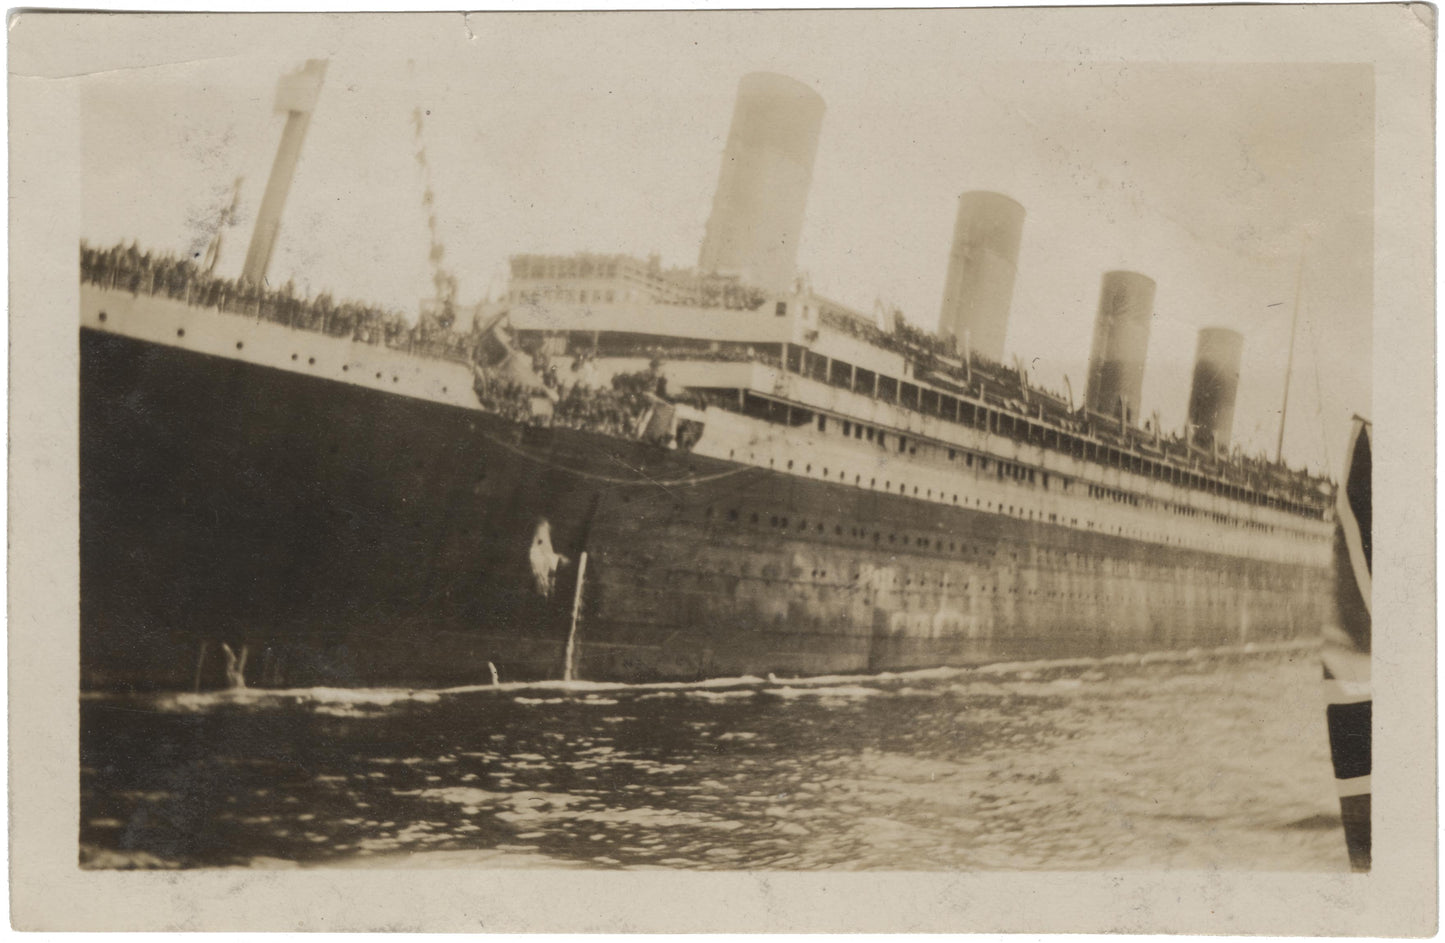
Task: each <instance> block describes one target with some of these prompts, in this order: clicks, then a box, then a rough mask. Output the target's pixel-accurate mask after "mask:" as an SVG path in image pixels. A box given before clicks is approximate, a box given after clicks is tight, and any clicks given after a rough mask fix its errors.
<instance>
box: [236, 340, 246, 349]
mask: <svg viewBox="0 0 1445 943" xmlns="http://www.w3.org/2000/svg"><path fill="white" fill-rule="evenodd" d="M245 346H246V345H245V344H243V343H241V342H240V341H236V349H237V350H240V349H241V348H243V347H245Z"/></svg>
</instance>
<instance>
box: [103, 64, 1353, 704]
mask: <svg viewBox="0 0 1445 943" xmlns="http://www.w3.org/2000/svg"><path fill="white" fill-rule="evenodd" d="M311 78H312V80H313V87H314V82H319V70H312V74H311ZM288 94H289V95H290V99H289V103H288V104H284V105H283V108H284V109H285V110H288V111H289V117H288V124H287V131H286V136H284V137H283V140H282V150H281V153H280V154H278V157H277V170H276V171H273V176H272V187H271V188H268V191H267V195H266V200H265V201H264V202H263V207H262V212H261V215H260V217H259V218H258V222H257V226H256V234H255V236H254V237H253V243H252V251H251V253H249V254H248V257H247V263H246V268H245V270H244V271H243V275H242V277H241V278H240V279H238V280H235V281H228V280H223V279H219V278H216V277H214V276H213V275H212V274H211V273H210V272H209V271H208V270H206V269H205V268H203V267H200V266H196V265H194V264H193V263H192V262H191V261H190V260H186V259H176V258H173V257H164V256H158V255H152V254H147V253H144V252H141V251H140V250H139V249H138V247H136V246H134V245H132V246H130V247H124V246H117V247H114V248H110V249H101V248H97V247H92V246H88V245H85V244H82V246H81V266H80V269H81V286H80V348H81V361H80V471H81V494H80V514H81V520H80V563H81V586H80V589H81V612H80V615H81V663H82V672H81V677H82V685H83V687H84V688H86V689H93V690H143V689H150V690H154V689H168V690H191V689H200V688H216V687H224V686H240V685H249V686H254V687H300V686H309V685H357V686H361V685H365V686H433V687H436V686H454V685H469V684H484V683H488V682H489V681H492V680H495V679H498V678H500V679H501V680H502V681H525V680H540V679H564V678H578V679H587V680H615V681H653V680H696V679H702V678H710V677H727V676H745V675H757V676H763V675H767V674H776V675H782V676H789V675H810V674H824V673H842V672H878V671H890V670H904V669H915V668H926V667H933V666H946V665H971V664H978V663H984V662H989V661H998V660H1013V659H1032V658H1042V657H1049V658H1057V657H1074V656H1102V655H1108V654H1111V653H1128V652H1146V651H1151V650H1160V649H1186V648H1194V647H1212V646H1230V645H1242V644H1248V643H1268V642H1276V641H1281V640H1287V639H1293V638H1297V637H1304V636H1307V635H1310V634H1313V633H1316V632H1318V628H1319V625H1320V624H1321V622H1322V619H1323V616H1324V613H1323V609H1322V607H1323V606H1324V605H1325V603H1326V601H1327V600H1328V599H1329V598H1330V590H1331V581H1330V578H1329V570H1328V566H1327V564H1328V562H1329V559H1330V552H1331V544H1330V537H1331V522H1330V514H1331V512H1330V506H1331V502H1332V496H1333V488H1332V485H1331V484H1330V483H1329V482H1327V481H1325V480H1322V479H1318V478H1315V477H1312V476H1310V475H1308V474H1306V473H1305V472H1303V471H1296V470H1291V469H1288V468H1286V467H1285V466H1284V465H1283V464H1281V463H1278V462H1268V461H1265V460H1262V459H1250V458H1246V457H1244V456H1242V455H1240V454H1239V453H1238V451H1237V450H1234V451H1233V452H1231V450H1230V449H1229V447H1228V443H1229V435H1230V431H1231V426H1232V418H1233V408H1234V398H1235V389H1236V385H1237V380H1238V371H1239V363H1240V349H1241V344H1242V338H1241V337H1240V336H1239V335H1238V334H1236V333H1234V332H1232V331H1227V330H1222V329H1206V330H1205V331H1203V332H1201V334H1200V339H1199V351H1198V358H1197V363H1196V368H1195V372H1194V377H1193V387H1192V390H1191V393H1190V401H1189V421H1190V424H1189V426H1188V427H1187V428H1186V429H1185V430H1183V431H1182V432H1180V433H1173V434H1171V433H1167V432H1165V431H1163V430H1161V429H1160V428H1159V426H1158V423H1157V421H1155V422H1151V423H1145V424H1141V423H1140V421H1139V419H1140V403H1139V394H1140V388H1141V384H1142V377H1143V372H1144V352H1145V350H1146V347H1147V339H1148V331H1149V324H1150V320H1151V318H1152V317H1153V295H1154V283H1153V282H1152V280H1150V279H1149V278H1147V277H1145V276H1143V275H1140V274H1137V273H1132V272H1109V273H1106V274H1104V275H1103V280H1102V289H1101V292H1100V303H1099V309H1098V312H1097V317H1096V326H1095V333H1094V346H1093V350H1092V355H1091V361H1090V371H1089V376H1088V380H1087V387H1086V390H1085V392H1084V397H1083V402H1082V403H1081V404H1079V405H1077V406H1076V405H1075V404H1074V402H1073V401H1072V400H1073V397H1072V393H1070V394H1069V395H1068V396H1061V395H1058V394H1056V393H1052V392H1049V391H1046V390H1043V389H1040V388H1037V387H1036V386H1035V385H1033V384H1031V383H1030V382H1029V379H1028V376H1027V374H1026V373H1025V372H1024V371H1023V370H1021V369H1020V368H1019V365H1017V364H1016V365H1015V366H1013V367H1010V366H1008V365H1006V364H1004V363H1003V362H1002V360H1003V346H1004V338H1005V332H1006V330H1007V322H1008V317H1009V308H1010V306H1011V299H1012V294H1013V285H1014V279H1015V273H1016V268H1017V257H1018V247H1019V241H1020V233H1021V231H1022V226H1023V221H1024V210H1023V208H1022V207H1021V206H1019V205H1018V204H1017V203H1015V202H1013V201H1012V200H1010V199H1008V198H1007V197H1003V196H1000V195H998V194H992V193H967V194H965V195H964V196H963V197H962V198H961V199H960V201H959V204H958V215H957V224H956V229H955V241H954V246H953V251H952V255H951V257H950V265H949V271H948V279H947V282H946V285H945V290H944V298H943V305H942V314H941V318H940V331H939V332H938V333H937V334H935V333H933V332H926V331H923V330H920V329H918V328H915V327H913V326H911V325H910V324H909V323H908V322H907V321H905V320H903V319H902V318H901V317H899V316H897V315H896V314H895V313H893V312H886V311H882V310H880V311H875V312H870V313H864V312H860V311H856V310H852V309H850V308H849V307H847V306H845V305H843V304H839V303H837V302H834V301H831V300H829V299H827V298H824V297H822V296H820V295H819V294H817V293H815V292H813V291H812V290H811V289H810V288H809V286H808V285H807V284H806V283H805V282H802V281H800V280H799V279H797V277H796V272H795V252H796V246H797V244H798V236H799V233H800V231H801V228H802V223H803V218H804V207H805V201H806V193H807V189H808V183H809V180H810V178H811V173H812V162H813V156H814V152H815V151H816V147H817V141H818V130H819V127H820V125H821V121H822V115H823V102H822V100H821V98H820V97H819V96H818V95H817V94H816V93H815V92H814V91H813V90H812V89H810V88H808V87H807V86H805V85H803V84H801V83H798V82H796V81H794V80H792V79H788V78H785V77H782V76H776V75H770V74H754V75H749V76H747V77H745V78H744V79H743V81H742V84H741V86H740V90H739V96H738V100H737V104H736V110H735V112H734V115H733V121H732V127H731V131H730V134H729V138H728V141H727V144H726V151H725V154H724V158H723V162H722V168H723V169H722V173H721V176H720V179H719V182H718V188H717V191H716V197H715V201H714V206H713V210H712V215H711V217H710V219H709V220H708V223H707V229H706V236H705V238H704V241H703V245H702V247H701V253H700V258H699V264H698V266H697V267H696V268H695V269H686V270H680V269H665V268H663V267H662V265H661V264H660V261H659V260H658V259H656V258H652V259H646V260H644V259H635V258H631V257H628V256H621V255H578V256H566V257H557V256H538V255H518V256H515V257H513V258H512V260H511V282H510V284H509V286H508V289H507V291H506V294H505V296H504V297H502V298H501V299H500V300H498V301H495V302H490V303H487V304H484V305H480V306H478V308H477V309H476V310H475V311H467V310H465V309H460V308H457V307H455V306H454V305H453V304H452V302H451V301H450V300H449V299H447V300H445V302H444V303H442V304H439V305H434V306H432V307H431V308H429V309H428V310H425V311H423V312H422V316H421V319H420V321H419V322H418V323H417V324H416V325H414V326H413V325H411V324H410V323H406V322H402V321H399V320H398V319H396V318H394V317H387V316H386V315H384V314H383V313H381V312H379V311H375V310H372V309H370V308H368V307H365V306H362V305H356V304H337V303H334V302H333V301H332V299H330V298H329V297H326V296H322V297H319V298H309V299H301V298H297V297H295V296H294V293H293V292H291V291H290V290H289V289H283V290H279V291H278V290H273V289H270V288H266V287H263V286H264V284H265V283H264V272H265V266H266V262H267V260H268V258H269V254H270V248H271V242H272V241H273V240H274V238H275V235H276V231H277V219H278V217H279V213H280V206H281V203H282V202H284V199H285V188H286V186H287V185H288V184H289V180H290V171H291V169H292V168H294V163H295V160H296V159H297V156H298V155H299V151H300V144H301V138H302V135H304V131H305V118H306V117H307V116H308V114H309V108H310V106H311V103H313V102H314V94H312V95H311V96H310V99H309V100H308V99H307V95H306V94H305V92H304V89H303V90H302V91H301V92H296V91H295V89H292V90H291V92H289V93H288ZM298 119H299V120H298ZM278 179H279V183H278ZM467 315H472V317H471V319H470V323H467V322H468V317H467ZM459 326H460V327H461V328H464V329H462V330H459V329H458V327H459Z"/></svg>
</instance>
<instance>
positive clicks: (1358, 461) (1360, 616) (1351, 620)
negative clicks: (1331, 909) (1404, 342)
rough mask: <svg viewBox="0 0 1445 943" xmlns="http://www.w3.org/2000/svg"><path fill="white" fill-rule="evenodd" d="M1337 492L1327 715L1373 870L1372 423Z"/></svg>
mask: <svg viewBox="0 0 1445 943" xmlns="http://www.w3.org/2000/svg"><path fill="white" fill-rule="evenodd" d="M1345 454H1346V465H1345V475H1344V479H1343V481H1342V482H1341V484H1340V487H1339V488H1338V490H1337V491H1336V493H1335V545H1334V563H1335V620H1334V622H1333V623H1331V624H1328V625H1326V626H1325V629H1324V635H1325V638H1324V652H1323V658H1324V688H1325V705H1326V706H1325V716H1326V719H1327V721H1328V724H1329V732H1330V754H1331V757H1332V758H1333V760H1334V766H1335V783H1336V785H1337V786H1338V788H1339V793H1340V814H1341V817H1342V818H1343V819H1344V826H1345V844H1346V846H1347V847H1348V849H1349V853H1350V867H1351V868H1353V869H1354V870H1356V871H1368V870H1370V765H1371V760H1370V744H1371V736H1370V729H1371V728H1370V722H1371V717H1370V714H1371V706H1372V697H1371V693H1370V549H1371V548H1370V524H1371V521H1370V517H1371V505H1370V423H1369V422H1367V421H1366V420H1364V419H1361V418H1359V417H1358V416H1356V417H1355V422H1354V427H1353V428H1352V429H1351V431H1350V445H1349V448H1348V449H1347V450H1346V453H1345Z"/></svg>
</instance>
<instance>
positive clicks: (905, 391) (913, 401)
mask: <svg viewBox="0 0 1445 943" xmlns="http://www.w3.org/2000/svg"><path fill="white" fill-rule="evenodd" d="M899 390H900V394H899V397H898V401H899V403H901V404H902V405H904V406H906V407H908V408H909V409H917V408H918V387H917V386H916V385H915V384H912V383H904V384H901V385H900V387H899Z"/></svg>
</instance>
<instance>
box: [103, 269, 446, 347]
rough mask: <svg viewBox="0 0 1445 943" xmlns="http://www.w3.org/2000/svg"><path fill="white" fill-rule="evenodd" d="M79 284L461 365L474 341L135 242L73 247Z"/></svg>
mask: <svg viewBox="0 0 1445 943" xmlns="http://www.w3.org/2000/svg"><path fill="white" fill-rule="evenodd" d="M80 277H81V280H82V281H85V282H90V283H92V284H96V285H100V286H103V287H105V288H118V289H121V290H123V291H128V292H130V293H131V294H133V295H140V294H146V295H156V296H160V297H165V298H173V299H175V300H177V301H183V302H185V303H187V304H192V305H197V306H199V307H204V308H216V309H217V310H220V311H224V312H226V313H228V314H239V315H244V316H247V317H253V318H258V319H261V320H266V321H274V322H277V323H280V324H286V325H288V326H291V327H295V328H299V329H301V330H307V331H316V332H318V333H323V334H329V335H331V336H332V337H347V336H350V337H351V338H352V339H353V340H355V341H359V342H361V343H365V344H384V345H386V346H388V347H395V348H404V349H407V350H413V351H416V352H418V353H426V354H429V355H431V356H435V357H446V358H451V359H461V358H468V359H469V355H470V351H471V350H472V345H473V338H472V337H471V336H470V335H468V334H462V333H458V332H456V331H452V330H446V329H443V328H441V327H440V326H439V325H435V324H427V323H423V324H420V325H412V324H411V323H409V322H408V321H407V319H406V318H405V316H403V315H402V313H401V312H400V311H397V310H395V309H389V308H380V307H377V306H375V305H369V304H363V303H361V302H357V301H350V300H346V301H341V302H337V301H336V300H335V299H334V298H332V296H331V294H330V293H329V292H322V293H321V294H319V295H316V296H315V297H303V296H302V295H300V294H299V293H298V292H297V289H296V285H295V283H294V282H291V281H287V282H286V283H285V284H284V285H281V286H280V287H279V288H276V287H272V286H270V285H265V284H261V285H257V284H254V283H252V282H248V281H245V280H241V279H230V278H220V277H217V276H216V275H214V274H212V273H211V272H209V271H207V270H206V269H203V268H202V267H201V266H200V265H198V264H197V263H196V261H195V259H194V258H191V257H187V256H183V255H178V254H176V253H158V252H150V251H142V250H141V249H140V248H139V246H137V245H136V243H135V242H131V243H130V245H126V244H125V243H118V244H116V245H114V246H111V247H110V248H108V249H99V248H96V247H94V246H90V245H88V244H87V243H85V242H81V244H80Z"/></svg>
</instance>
